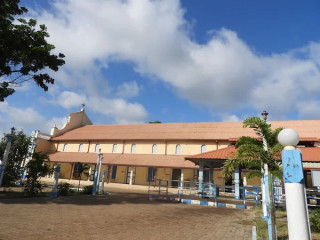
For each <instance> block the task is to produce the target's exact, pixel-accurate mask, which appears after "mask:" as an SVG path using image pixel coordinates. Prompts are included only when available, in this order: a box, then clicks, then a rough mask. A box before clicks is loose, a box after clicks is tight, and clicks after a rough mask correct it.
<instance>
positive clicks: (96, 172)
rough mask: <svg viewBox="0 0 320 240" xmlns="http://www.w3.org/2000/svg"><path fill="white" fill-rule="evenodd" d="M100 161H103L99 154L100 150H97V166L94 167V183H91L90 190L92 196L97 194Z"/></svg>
mask: <svg viewBox="0 0 320 240" xmlns="http://www.w3.org/2000/svg"><path fill="white" fill-rule="evenodd" d="M102 159H103V154H102V153H101V149H99V153H98V158H97V165H96V171H95V173H94V182H93V188H92V195H96V193H99V184H100V171H101V163H102Z"/></svg>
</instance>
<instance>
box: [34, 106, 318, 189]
mask: <svg viewBox="0 0 320 240" xmlns="http://www.w3.org/2000/svg"><path fill="white" fill-rule="evenodd" d="M271 124H272V127H274V128H277V127H291V128H294V129H295V130H296V131H298V133H299V134H300V145H301V148H303V149H304V150H306V149H309V148H310V149H311V150H308V151H307V153H306V155H307V156H308V158H309V160H308V159H304V161H306V166H307V167H306V177H307V176H308V171H310V169H318V168H319V169H320V164H319V162H320V156H318V155H319V154H318V150H320V148H319V146H320V141H319V139H320V121H319V120H297V121H275V122H271ZM241 136H252V137H255V136H256V135H255V133H254V131H253V130H252V129H248V128H243V127H242V123H241V122H212V123H157V124H128V125H93V124H92V122H91V121H90V119H89V117H88V116H87V114H86V113H85V110H84V109H82V110H81V111H79V112H75V113H71V114H70V116H69V118H68V121H67V122H66V124H65V126H63V127H62V128H61V129H58V128H57V127H53V128H52V130H51V133H50V134H44V133H41V132H35V133H34V139H35V143H36V148H35V151H38V152H40V151H41V152H44V153H47V154H48V155H49V157H50V161H51V163H52V164H53V165H55V164H57V163H60V165H61V173H60V177H61V178H65V179H78V178H79V175H78V172H77V169H78V167H79V166H78V165H79V164H88V166H89V170H88V172H86V173H83V174H82V176H81V179H83V180H88V181H90V180H93V176H94V173H95V169H96V163H97V159H98V153H102V158H103V159H102V169H101V171H102V172H104V171H105V173H106V177H105V181H109V182H115V183H126V184H128V183H132V184H140V185H147V184H149V183H150V182H152V181H153V180H154V179H155V178H158V179H166V180H172V181H171V184H172V185H175V184H177V181H178V180H184V181H197V179H198V165H197V161H194V159H196V158H198V159H201V158H203V156H207V157H208V156H211V158H212V159H215V161H216V162H217V164H216V165H214V166H213V167H208V168H206V169H205V172H204V181H210V182H214V183H217V184H219V185H225V184H226V185H230V184H232V179H230V180H225V179H224V178H223V177H222V166H223V162H224V161H225V160H226V159H227V157H228V154H227V153H228V151H227V149H230V146H232V145H234V144H235V142H236V140H237V139H238V138H239V137H241ZM222 152H224V153H225V154H221V153H222ZM309 152H312V153H311V154H309ZM319 153H320V152H319ZM202 154H203V156H202ZM308 154H309V155H310V156H309V155H308ZM193 156H195V157H193ZM318 159H319V160H318ZM192 160H193V161H192ZM244 176H245V171H243V172H242V177H244ZM248 185H260V180H259V179H251V180H248Z"/></svg>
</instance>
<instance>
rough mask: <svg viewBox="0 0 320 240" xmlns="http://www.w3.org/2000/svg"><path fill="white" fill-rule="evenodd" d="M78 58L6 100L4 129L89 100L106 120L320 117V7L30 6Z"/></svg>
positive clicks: (158, 1) (59, 120)
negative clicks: (45, 83) (45, 84)
mask: <svg viewBox="0 0 320 240" xmlns="http://www.w3.org/2000/svg"><path fill="white" fill-rule="evenodd" d="M21 5H23V6H26V7H27V8H28V9H29V14H28V16H27V17H34V18H37V19H38V23H44V24H45V25H46V26H47V27H48V32H49V33H50V38H49V39H48V42H50V43H52V44H54V45H55V46H56V50H55V52H56V53H58V52H62V53H64V54H65V55H66V64H65V65H64V66H63V67H62V68H61V69H60V70H59V72H57V73H52V76H54V78H55V84H54V85H53V86H51V87H50V90H49V91H48V92H43V91H42V90H41V89H40V88H38V87H36V86H35V84H33V83H32V82H30V83H28V84H25V85H24V86H22V87H19V88H17V89H16V93H15V94H14V95H13V96H11V97H9V98H7V99H6V101H5V102H4V103H0V131H1V132H8V131H9V129H10V128H11V127H12V126H15V127H16V128H23V129H25V131H26V133H30V132H31V131H32V130H41V131H43V132H48V131H49V129H50V127H51V126H53V124H55V123H56V124H57V125H58V127H61V126H62V125H63V123H64V122H65V121H66V118H67V116H68V114H69V113H70V112H74V111H78V110H80V108H81V104H82V103H85V104H86V112H87V114H88V115H89V117H90V118H91V120H92V121H93V122H94V123H95V124H118V123H147V122H149V121H155V120H160V121H162V122H207V121H242V120H243V119H245V118H246V117H248V116H252V115H260V113H261V112H262V111H263V110H265V109H266V110H267V111H268V112H269V113H270V115H269V116H270V120H286V119H319V118H320V93H319V89H320V31H319V26H318V25H319V22H320V2H319V1H316V0H315V1H236V0H234V1H222V0H221V1H215V0H201V1H194V0H181V1H178V0H152V1H151V0H135V1H133V0H131V1H130V0H128V1H123V0H121V1H120V0H119V1H117V0H110V1H108V0H90V1H87V0H51V1H45V0H41V1H39V0H22V1H21Z"/></svg>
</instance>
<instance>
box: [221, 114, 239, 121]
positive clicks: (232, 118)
mask: <svg viewBox="0 0 320 240" xmlns="http://www.w3.org/2000/svg"><path fill="white" fill-rule="evenodd" d="M221 120H222V121H223V122H240V121H242V120H243V119H240V118H239V117H238V116H237V115H234V114H233V115H223V116H222V119H221Z"/></svg>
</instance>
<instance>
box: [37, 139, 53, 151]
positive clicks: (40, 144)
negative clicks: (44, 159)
mask: <svg viewBox="0 0 320 240" xmlns="http://www.w3.org/2000/svg"><path fill="white" fill-rule="evenodd" d="M50 146H51V143H50V142H49V141H48V140H45V139H41V138H38V139H37V147H36V150H35V151H36V152H43V153H47V152H48V151H49V149H50Z"/></svg>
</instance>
